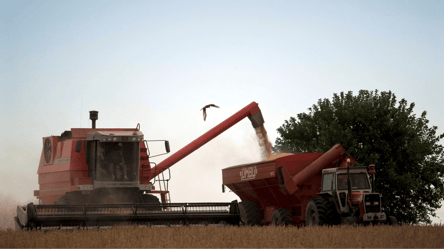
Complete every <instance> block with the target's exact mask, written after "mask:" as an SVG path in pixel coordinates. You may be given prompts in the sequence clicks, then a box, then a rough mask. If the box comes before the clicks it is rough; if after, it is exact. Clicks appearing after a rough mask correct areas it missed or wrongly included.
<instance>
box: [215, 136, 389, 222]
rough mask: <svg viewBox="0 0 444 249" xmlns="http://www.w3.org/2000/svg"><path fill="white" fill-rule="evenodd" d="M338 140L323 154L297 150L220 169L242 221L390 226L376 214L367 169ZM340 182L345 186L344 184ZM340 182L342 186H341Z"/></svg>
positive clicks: (377, 204) (378, 203)
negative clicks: (379, 224)
mask: <svg viewBox="0 0 444 249" xmlns="http://www.w3.org/2000/svg"><path fill="white" fill-rule="evenodd" d="M354 162H355V159H354V158H353V157H351V156H350V155H347V154H346V153H345V150H344V149H343V147H342V146H341V145H340V144H337V145H335V146H334V147H333V148H331V149H330V150H329V151H327V152H325V153H300V154H294V155H288V156H283V157H279V158H276V159H273V160H267V161H262V162H258V163H252V164H244V165H238V166H233V167H229V168H225V169H223V170H222V173H223V184H224V186H227V187H228V188H229V189H231V190H232V191H233V192H234V193H235V194H237V195H238V196H239V197H240V199H241V200H242V202H240V203H239V209H240V214H241V217H242V221H243V222H244V223H245V224H246V225H261V224H271V225H308V226H316V225H339V224H356V223H361V224H370V223H373V224H376V223H388V224H391V225H396V218H395V217H393V216H389V217H387V216H386V214H385V213H383V212H381V201H380V199H381V198H380V195H379V194H378V193H373V191H372V188H371V184H370V181H369V178H370V177H369V174H368V172H367V170H369V173H370V174H371V175H372V176H373V180H372V182H373V183H374V169H375V168H374V165H370V166H369V167H351V166H352V165H353V164H354ZM344 184H345V185H344ZM344 186H345V187H344Z"/></svg>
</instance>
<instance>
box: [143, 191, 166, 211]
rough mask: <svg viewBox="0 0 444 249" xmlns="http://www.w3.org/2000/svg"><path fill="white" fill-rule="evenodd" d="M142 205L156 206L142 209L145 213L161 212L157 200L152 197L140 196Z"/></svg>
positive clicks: (147, 195)
mask: <svg viewBox="0 0 444 249" xmlns="http://www.w3.org/2000/svg"><path fill="white" fill-rule="evenodd" d="M142 201H143V204H157V206H153V207H149V208H146V209H144V210H145V211H161V210H162V207H161V205H160V201H159V198H157V197H156V196H154V195H150V194H144V195H142Z"/></svg>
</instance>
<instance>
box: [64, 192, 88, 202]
mask: <svg viewBox="0 0 444 249" xmlns="http://www.w3.org/2000/svg"><path fill="white" fill-rule="evenodd" d="M84 204H86V198H85V196H84V195H82V192H79V191H74V192H68V193H66V194H65V195H64V196H62V197H60V199H59V200H58V201H57V205H84Z"/></svg>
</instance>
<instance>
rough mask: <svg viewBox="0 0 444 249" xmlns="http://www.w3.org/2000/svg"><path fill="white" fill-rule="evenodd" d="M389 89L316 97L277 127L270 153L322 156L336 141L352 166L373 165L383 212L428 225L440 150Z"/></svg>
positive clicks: (443, 188) (442, 192)
mask: <svg viewBox="0 0 444 249" xmlns="http://www.w3.org/2000/svg"><path fill="white" fill-rule="evenodd" d="M414 106H415V104H414V103H411V104H410V105H408V104H407V101H406V100H405V99H402V100H400V101H399V102H397V101H396V96H395V94H393V93H392V92H391V91H389V92H381V93H379V92H378V90H375V91H374V92H373V91H366V90H361V91H359V95H357V96H353V92H351V91H350V92H348V93H346V94H345V93H344V92H341V93H340V94H339V95H338V94H334V96H333V99H332V100H331V101H330V100H329V99H319V101H318V103H317V105H316V104H315V105H313V106H312V107H311V108H309V109H308V110H309V112H308V113H299V114H297V118H294V117H290V119H289V120H286V121H285V122H284V124H283V125H282V126H281V127H279V128H278V129H277V131H278V133H279V134H278V135H279V136H278V138H277V139H276V145H275V149H276V150H278V151H286V152H308V151H320V152H325V151H327V150H329V149H330V148H331V147H333V145H335V144H337V143H340V144H342V145H343V147H344V149H346V150H347V153H349V154H350V155H352V156H353V157H354V158H355V159H356V161H357V163H355V165H369V164H376V191H377V192H379V193H381V194H382V205H383V208H384V210H385V212H387V213H389V214H392V215H395V216H396V218H397V219H398V221H401V222H404V223H419V222H430V219H429V215H431V216H436V214H435V210H436V209H438V208H439V207H440V206H441V204H440V203H441V201H442V200H443V199H444V178H443V174H444V152H443V146H442V145H440V144H439V140H440V139H442V138H443V137H444V134H441V135H437V134H436V130H437V127H436V126H432V127H429V126H428V125H427V124H428V123H429V120H427V119H426V112H425V111H424V112H423V113H422V114H421V116H420V117H417V116H416V115H415V114H414V113H413V108H414Z"/></svg>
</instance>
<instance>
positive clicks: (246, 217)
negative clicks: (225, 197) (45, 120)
mask: <svg viewBox="0 0 444 249" xmlns="http://www.w3.org/2000/svg"><path fill="white" fill-rule="evenodd" d="M239 212H240V216H241V221H242V222H243V223H244V225H246V226H256V225H260V223H261V213H260V210H259V208H258V207H257V205H256V203H255V202H254V201H243V202H240V203H239Z"/></svg>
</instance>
